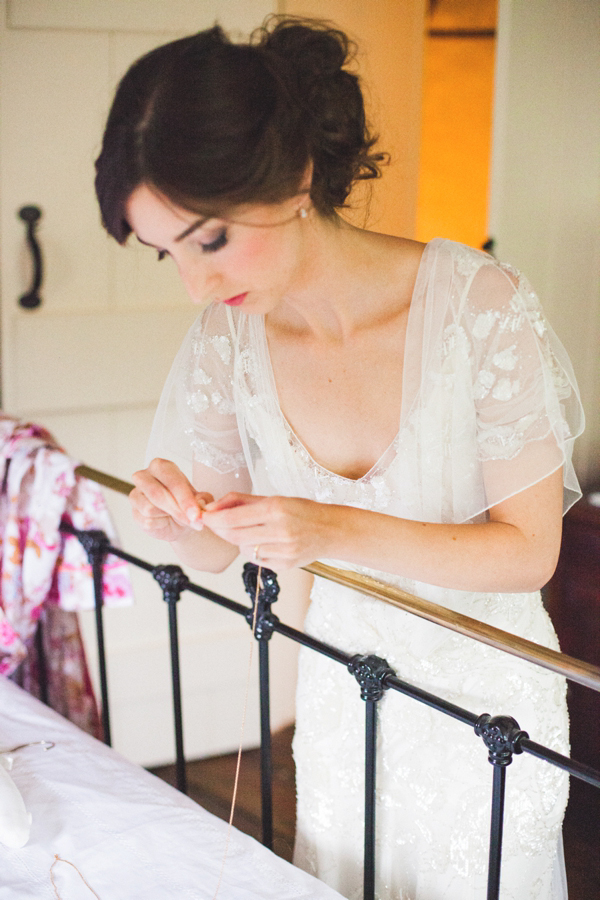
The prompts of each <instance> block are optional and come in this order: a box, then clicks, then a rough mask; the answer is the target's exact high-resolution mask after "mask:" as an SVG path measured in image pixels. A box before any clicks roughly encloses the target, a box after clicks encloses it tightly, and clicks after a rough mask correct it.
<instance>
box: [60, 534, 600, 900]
mask: <svg viewBox="0 0 600 900" xmlns="http://www.w3.org/2000/svg"><path fill="white" fill-rule="evenodd" d="M61 528H62V530H63V532H65V533H66V534H70V535H73V536H75V537H77V538H78V539H79V540H80V541H81V543H82V544H83V546H84V548H85V550H86V552H87V554H88V558H89V560H90V564H91V567H92V574H93V579H94V591H95V601H96V625H97V633H98V652H99V661H100V674H101V677H100V688H101V695H102V721H103V725H104V739H105V741H106V743H108V744H110V720H109V698H108V687H107V678H106V658H105V651H104V637H103V628H102V607H103V597H102V571H103V565H104V561H105V559H106V556H107V555H108V554H109V553H110V554H112V555H114V556H117V557H119V558H120V559H123V560H125V561H127V562H129V563H131V564H132V565H134V566H138V567H139V568H142V569H145V570H146V571H148V572H150V573H151V574H152V575H153V577H154V578H155V579H156V581H157V582H158V584H159V585H160V587H161V589H162V592H163V598H164V600H165V602H166V603H167V605H168V609H169V632H170V647H171V669H172V684H173V708H174V719H175V748H176V777H177V787H178V788H179V789H180V790H182V791H184V792H185V790H186V777H185V755H184V747H183V716H182V704H181V681H180V671H179V650H178V637H177V602H178V601H179V599H180V596H181V594H182V592H183V591H190V592H192V593H194V594H197V595H199V596H201V597H204V598H206V599H207V600H210V601H211V602H213V603H217V604H218V605H219V606H223V607H225V608H226V609H229V610H231V611H232V612H235V613H237V614H238V615H243V616H244V617H245V618H246V620H247V621H248V622H249V624H250V625H252V624H253V623H254V635H255V638H256V640H257V641H258V645H259V697H260V734H261V807H262V841H263V844H264V845H265V846H267V847H268V848H272V843H273V809H272V767H271V730H270V714H269V697H270V691H269V651H268V646H269V640H270V638H271V636H272V634H274V633H278V634H281V635H283V636H284V637H287V638H289V639H291V640H293V641H295V642H297V643H299V644H301V645H303V646H305V647H309V648H311V649H312V650H314V651H316V652H318V653H321V654H323V655H325V656H327V657H328V658H329V659H332V660H334V661H335V662H338V663H340V664H342V665H344V666H346V667H347V669H348V671H349V672H350V673H351V674H352V675H354V677H355V678H356V680H357V682H358V684H359V687H360V693H361V697H362V699H363V700H364V701H365V841H364V900H373V898H374V895H375V894H374V892H375V866H376V860H375V817H376V807H375V796H376V792H375V788H376V769H375V763H376V734H377V709H378V702H379V700H380V699H381V697H382V696H383V694H384V692H385V691H387V690H394V691H398V692H399V693H401V694H404V695H405V696H407V697H412V698H413V699H414V700H416V701H418V702H420V703H424V704H426V705H427V706H429V707H431V708H433V709H436V710H438V711H439V712H441V713H444V714H445V715H449V716H451V717H453V718H454V719H457V720H458V721H460V722H462V723H464V724H465V725H468V726H470V727H471V728H473V729H474V731H475V734H476V735H477V736H479V737H480V738H482V740H483V741H484V743H485V746H486V747H487V750H488V759H489V762H490V763H491V765H492V767H493V779H492V813H491V824H490V847H489V867H488V888H487V900H498V896H499V887H500V871H501V860H502V828H503V816H504V796H505V781H506V768H507V766H508V765H509V764H510V763H511V762H512V759H513V756H514V755H515V754H522V753H529V754H530V755H532V756H535V757H537V758H538V759H543V760H545V761H546V762H548V763H550V764H551V765H554V766H558V767H559V768H561V769H563V770H564V771H566V772H568V773H569V774H570V775H571V776H573V777H574V778H578V779H580V780H582V781H585V782H587V783H588V784H591V785H593V786H594V787H597V788H600V771H596V770H595V769H592V768H591V767H590V766H587V765H584V764H582V763H578V762H576V761H574V760H571V759H570V758H568V757H566V756H563V755H561V754H559V753H556V752H555V751H553V750H551V749H549V748H547V747H544V746H542V745H541V744H537V743H536V742H535V741H533V740H531V739H530V737H529V735H528V734H527V732H525V731H522V730H521V729H520V727H519V724H518V723H517V722H516V721H515V720H514V719H513V718H511V717H510V716H504V715H502V716H494V717H491V716H490V715H488V714H487V713H483V714H477V713H474V712H471V711H469V710H466V709H463V708H462V707H460V706H456V705H455V704H453V703H450V702H448V701H446V700H444V699H443V698H441V697H438V696H436V695H434V694H431V693H429V692H427V691H424V690H423V689H421V688H418V687H416V686H415V685H412V684H409V683H408V682H405V681H403V680H402V679H400V678H398V677H397V675H396V674H395V672H394V671H393V669H392V668H391V667H390V666H389V665H388V663H387V661H386V660H385V659H381V658H380V657H377V656H373V655H366V656H360V655H351V654H348V653H345V652H344V651H342V650H340V649H338V648H336V647H332V646H330V645H329V644H325V643H323V642H322V641H319V640H317V639H316V638H313V637H311V636H310V635H307V634H305V633H304V632H302V631H299V630H298V629H296V628H292V627H290V626H289V625H286V624H285V623H282V622H280V620H279V618H278V617H277V616H276V615H275V614H274V613H273V611H272V604H273V603H274V602H275V601H276V600H277V596H278V593H279V585H278V583H277V578H276V575H275V573H274V572H271V571H270V570H267V569H262V573H261V583H260V585H259V586H258V590H257V580H258V567H257V566H256V565H254V564H253V563H246V565H245V566H244V576H243V577H244V585H245V588H246V591H247V593H248V594H249V597H250V600H251V606H250V607H247V606H244V605H243V604H241V603H237V602H235V601H233V600H230V599H228V598H227V597H223V596H222V595H220V594H217V593H215V592H213V591H210V590H207V589H206V588H203V587H201V586H200V585H197V584H194V583H193V582H191V581H190V580H189V579H188V577H187V576H186V575H185V573H184V572H183V570H182V569H181V568H180V567H179V566H152V565H151V564H150V563H148V562H145V561H144V560H142V559H139V558H137V557H135V556H132V555H131V554H129V553H126V552H125V551H123V550H120V549H119V548H117V547H113V546H111V545H110V543H109V541H108V539H107V538H106V536H105V535H104V534H103V532H99V531H88V532H82V531H78V530H76V529H75V528H73V527H72V526H70V525H68V524H63V525H62V526H61ZM309 568H315V567H309ZM316 568H317V569H318V568H319V567H318V566H317V567H316ZM320 568H321V569H327V567H324V566H321V567H320ZM331 571H333V572H335V571H336V570H331ZM338 574H339V573H338ZM332 577H336V578H337V576H332ZM338 580H339V579H338ZM359 589H360V588H359ZM373 590H374V588H372V591H373ZM372 591H371V592H372ZM423 602H425V601H423ZM255 604H256V605H257V609H256V610H255V609H254V606H255ZM429 606H431V607H433V606H434V604H429ZM417 614H418V615H420V614H422V612H417ZM465 618H466V617H465ZM469 621H471V622H472V621H474V620H469ZM447 627H453V626H452V625H448V626H447ZM487 628H488V627H487V626H486V629H487ZM492 631H494V629H492ZM496 631H497V630H496ZM502 634H504V633H503V632H500V631H497V635H502ZM470 636H471V637H474V638H475V639H478V640H484V641H485V642H486V643H489V642H490V641H489V639H488V638H489V635H487V634H486V635H485V636H478V635H477V633H473V634H470ZM505 637H506V643H507V645H509V644H510V643H511V642H510V641H509V639H510V638H512V636H510V635H506V636H505ZM495 640H500V638H495ZM525 643H526V644H529V645H530V647H531V648H535V647H538V645H536V644H531V643H530V642H525ZM538 650H539V656H540V659H539V660H536V659H535V658H532V660H531V661H533V662H537V663H538V664H539V665H544V666H546V667H547V668H552V669H554V670H555V671H562V673H563V674H565V675H566V676H567V677H573V678H575V680H578V681H581V682H582V683H585V684H587V685H588V686H590V687H592V688H593V689H594V690H597V691H600V670H598V669H596V668H595V667H593V666H590V665H588V664H586V663H583V662H580V661H577V660H572V659H571V658H570V657H567V656H564V655H562V654H559V653H556V651H551V652H552V654H554V655H553V656H552V657H551V658H548V657H547V652H548V651H546V648H541V647H539V648H538ZM510 652H515V651H514V648H512V649H511V650H510ZM528 652H529V653H530V654H532V653H533V656H535V653H534V651H532V650H529V651H528ZM519 655H522V654H519ZM559 657H560V659H559ZM563 660H564V662H563ZM577 663H580V665H579V666H577V665H575V664H577ZM482 900H483V898H482Z"/></svg>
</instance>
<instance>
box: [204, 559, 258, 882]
mask: <svg viewBox="0 0 600 900" xmlns="http://www.w3.org/2000/svg"><path fill="white" fill-rule="evenodd" d="M261 579H262V566H261V565H260V564H259V566H258V572H257V573H256V593H255V595H254V612H253V615H252V632H251V634H250V653H249V654H248V674H247V675H246V690H245V693H244V709H243V712H242V727H241V729H240V746H239V747H238V754H237V763H236V767H235V778H234V781H233V796H232V798H231V811H230V813H229V824H228V826H227V838H226V840H225V852H224V853H223V859H222V860H221V871H220V872H219V880H218V882H217V888H216V890H215V892H214V894H213V898H212V900H217V894H218V893H219V891H220V889H221V882H222V880H223V872H224V870H225V860H226V859H227V853H228V852H229V841H230V838H231V829H232V828H233V814H234V812H235V802H236V799H237V790H238V782H239V778H240V767H241V764H242V747H243V743H244V728H245V726H246V711H247V709H248V691H249V688H250V676H251V674H252V655H253V652H254V640H255V636H256V615H257V612H258V595H259V593H260V584H261Z"/></svg>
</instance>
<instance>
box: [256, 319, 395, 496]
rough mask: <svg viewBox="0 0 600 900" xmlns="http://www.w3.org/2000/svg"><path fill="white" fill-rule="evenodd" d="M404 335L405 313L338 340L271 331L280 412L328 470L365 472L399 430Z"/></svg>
mask: <svg viewBox="0 0 600 900" xmlns="http://www.w3.org/2000/svg"><path fill="white" fill-rule="evenodd" d="M405 335H406V321H405V319H404V318H403V319H402V320H401V321H397V322H395V323H393V327H388V328H381V329H372V330H370V331H369V333H367V334H363V335H361V336H360V337H359V338H356V339H354V340H351V341H347V342H344V343H339V344H333V343H332V344H328V345H325V344H319V343H317V342H314V341H307V340H298V339H294V338H293V337H289V338H288V337H281V336H278V337H277V338H275V339H273V338H270V339H269V342H268V346H269V355H270V362H271V366H272V369H273V376H274V382H275V387H276V392H277V399H278V402H279V406H280V408H281V412H282V413H283V415H284V417H285V419H286V420H287V422H288V424H289V425H290V427H291V428H292V430H293V432H294V433H295V435H296V437H297V438H298V440H299V441H300V442H301V443H302V444H303V445H304V447H305V448H306V449H307V450H308V452H309V453H310V455H311V456H312V457H313V459H315V460H316V462H318V463H319V464H320V465H321V466H323V467H324V468H326V469H328V470H329V471H332V472H336V473H338V474H340V475H344V476H345V477H346V478H353V479H355V478H360V477H362V476H363V475H364V474H366V473H367V472H368V471H369V470H370V469H371V468H372V467H373V466H374V465H375V463H376V462H377V461H378V460H379V459H380V457H381V456H382V455H383V454H384V452H385V450H386V449H387V448H388V447H389V445H390V444H391V443H392V441H393V440H394V438H395V437H396V435H397V433H398V429H399V425H400V413H401V406H402V377H403V366H404V342H405Z"/></svg>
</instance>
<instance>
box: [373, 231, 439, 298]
mask: <svg viewBox="0 0 600 900" xmlns="http://www.w3.org/2000/svg"><path fill="white" fill-rule="evenodd" d="M369 240H370V242H372V246H373V248H374V250H375V252H374V254H373V262H375V261H376V265H377V267H378V271H379V273H380V274H381V275H383V277H384V278H385V280H386V281H387V283H388V286H389V288H390V290H391V293H392V295H393V296H394V297H395V298H396V300H397V301H400V303H401V305H402V306H404V305H408V304H409V303H410V299H411V297H412V294H413V290H414V286H415V282H416V280H417V275H418V273H419V267H420V265H421V259H422V257H423V253H424V251H425V248H426V246H427V245H426V244H424V243H423V242H422V241H413V240H410V239H409V238H401V237H395V236H394V235H390V234H378V233H373V232H371V233H370V234H369ZM384 273H385V274H384Z"/></svg>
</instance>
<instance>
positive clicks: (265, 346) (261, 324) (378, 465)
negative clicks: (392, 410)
mask: <svg viewBox="0 0 600 900" xmlns="http://www.w3.org/2000/svg"><path fill="white" fill-rule="evenodd" d="M438 243H440V239H439V238H436V239H434V240H432V241H429V242H428V243H427V244H425V247H424V249H423V253H422V254H421V259H420V260H419V266H418V268H417V275H416V278H415V283H414V285H413V289H412V294H411V298H410V305H409V309H408V318H407V322H406V333H405V336H404V350H405V352H404V362H403V367H402V368H403V371H402V395H401V401H400V417H399V423H398V430H397V432H396V434H395V435H394V437H393V438H392V440H391V442H390V443H389V444H388V446H387V447H386V448H385V450H384V451H383V453H382V454H381V455H380V456H379V458H378V459H377V460H376V462H375V463H373V465H372V466H371V468H370V469H369V471H368V472H365V474H364V475H361V476H360V478H348V477H347V476H346V475H340V474H339V472H333V471H332V470H331V469H328V468H327V467H326V466H324V465H322V463H320V462H318V461H317V460H316V459H315V458H314V456H313V455H312V453H311V452H310V450H309V449H308V448H307V447H306V445H305V444H304V443H303V442H302V441H301V440H300V438H299V437H298V435H297V434H296V432H295V431H294V429H293V428H292V426H291V425H290V423H289V421H288V420H287V418H286V417H285V415H284V412H283V410H282V408H281V403H280V402H279V394H278V391H277V382H276V381H275V372H274V370H273V363H272V360H271V353H270V350H269V341H268V338H267V329H266V318H265V316H264V315H262V316H256V319H258V320H259V321H258V322H257V331H258V335H259V337H260V341H261V342H262V352H263V354H264V359H265V360H266V367H267V380H268V382H269V386H270V389H271V395H272V399H273V403H274V406H275V407H276V409H277V412H278V415H279V417H280V418H281V422H282V425H283V427H284V429H285V431H286V433H287V434H288V437H289V438H290V439H291V440H292V442H293V443H294V444H296V445H297V446H298V448H299V449H300V451H301V452H302V453H303V454H305V455H306V457H307V458H308V459H309V460H310V462H311V464H312V465H313V466H315V467H316V468H317V469H319V470H320V471H321V472H322V473H323V474H324V475H327V476H329V477H332V478H337V479H338V480H339V481H343V482H347V483H349V484H361V483H367V482H368V481H370V480H371V479H372V478H374V477H375V475H376V474H377V471H378V470H380V469H381V470H382V471H387V469H388V468H389V466H390V465H391V463H392V460H393V458H395V455H396V454H395V452H394V453H393V454H391V451H392V450H393V449H395V446H396V444H397V443H398V440H399V438H400V435H401V433H402V430H403V427H404V422H405V419H406V409H407V404H406V402H405V399H406V398H405V392H404V385H405V383H406V377H405V376H406V370H407V359H408V356H409V354H407V353H406V348H407V347H410V346H411V343H410V342H409V335H410V334H411V332H412V330H413V329H412V327H411V326H412V325H413V323H414V320H415V318H416V313H415V308H416V304H415V298H416V297H419V296H422V291H421V283H422V281H423V279H424V278H425V277H426V268H427V267H426V265H425V262H426V257H428V256H429V252H430V249H431V248H432V246H433V245H437V244H438ZM413 399H414V398H413ZM411 405H412V403H411ZM390 455H391V457H392V458H391V459H389V461H388V460H387V457H388V456H390Z"/></svg>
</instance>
